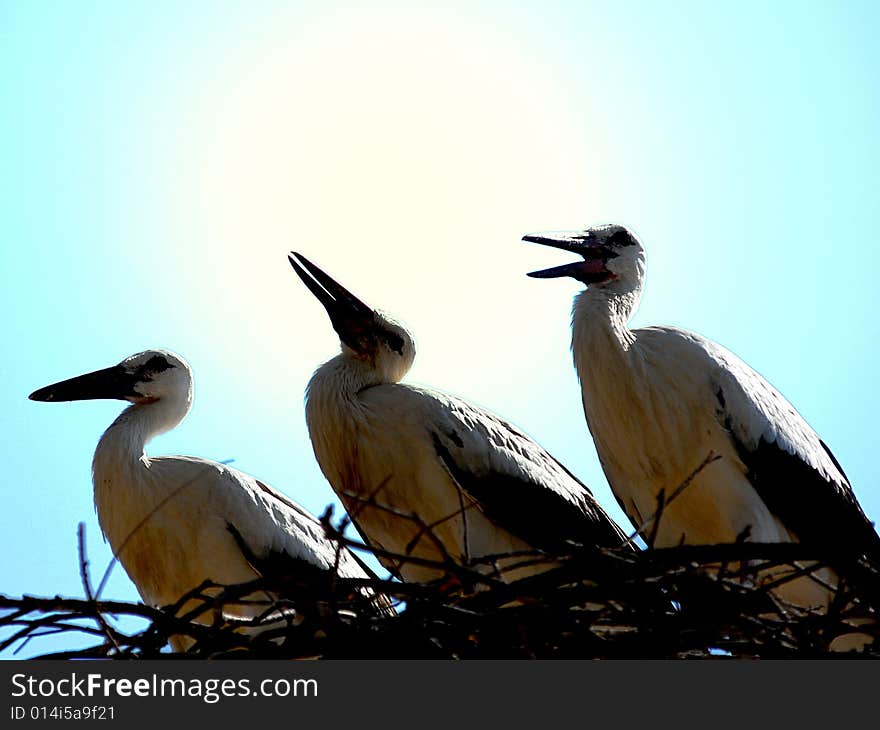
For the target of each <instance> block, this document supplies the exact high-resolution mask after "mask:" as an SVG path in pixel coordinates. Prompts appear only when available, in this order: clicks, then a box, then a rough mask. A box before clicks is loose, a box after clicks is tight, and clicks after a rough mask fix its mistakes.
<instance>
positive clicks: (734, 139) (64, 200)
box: [0, 0, 880, 654]
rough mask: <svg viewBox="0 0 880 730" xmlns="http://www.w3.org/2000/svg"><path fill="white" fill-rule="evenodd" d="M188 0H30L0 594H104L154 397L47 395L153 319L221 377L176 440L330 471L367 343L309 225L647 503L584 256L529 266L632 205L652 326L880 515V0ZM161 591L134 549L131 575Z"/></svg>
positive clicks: (443, 353) (199, 382)
mask: <svg viewBox="0 0 880 730" xmlns="http://www.w3.org/2000/svg"><path fill="white" fill-rule="evenodd" d="M182 5H183V4H181V3H172V2H155V1H154V2H149V3H132V2H129V3H124V4H118V3H110V2H106V3H81V2H78V3H73V2H51V3H50V2H33V3H31V2H24V0H21V1H19V2H12V1H11V0H5V1H2V2H0V103H2V109H0V145H2V165H0V246H2V266H0V276H2V286H0V311H2V312H3V320H2V321H3V332H2V341H3V343H4V348H3V350H4V353H5V354H4V355H3V357H2V359H0V376H2V383H3V385H2V389H0V398H2V403H0V437H2V443H3V444H4V445H5V447H4V456H3V466H4V469H5V472H6V476H5V478H4V479H3V480H2V481H3V486H2V487H0V488H2V489H3V490H4V494H3V508H2V510H0V536H2V546H0V548H2V553H3V555H4V559H3V560H2V561H0V592H3V593H6V594H21V593H31V594H38V595H54V594H56V593H60V594H65V595H73V596H81V595H82V588H81V585H80V578H79V574H78V568H77V554H76V526H77V522H79V521H80V520H84V521H85V522H86V523H87V526H88V527H87V529H88V537H89V555H90V558H91V560H92V565H93V567H92V570H93V573H95V574H96V576H99V575H100V574H101V573H102V572H103V569H104V566H105V565H106V564H107V561H108V560H109V558H110V551H109V549H108V548H107V546H106V544H104V543H103V541H102V539H101V535H100V531H99V528H98V525H97V520H96V517H95V513H94V509H93V506H92V487H91V476H90V463H91V457H92V453H93V451H94V448H95V445H96V443H97V440H98V438H99V437H100V435H101V433H102V432H103V430H104V429H105V428H106V427H107V425H108V424H109V423H110V422H111V421H112V419H113V418H115V416H116V415H117V414H118V412H119V411H120V410H121V406H122V404H121V403H119V402H100V401H98V402H83V403H71V404H61V405H53V404H42V403H32V402H30V401H28V400H27V395H28V393H30V392H31V391H32V390H34V389H35V388H37V387H40V386H43V385H46V384H48V383H50V382H55V381H57V380H60V379H62V378H66V377H69V376H73V375H77V374H79V373H82V372H86V371H89V370H93V369H97V368H100V367H104V366H108V365H111V364H114V363H116V362H118V361H119V360H121V359H122V358H123V357H125V356H127V355H129V354H131V353H134V352H137V351H140V350H144V349H147V348H150V347H164V348H170V349H173V350H175V351H177V352H179V353H180V354H182V355H183V356H184V357H185V358H186V359H187V360H188V361H189V362H190V364H191V365H192V367H193V369H194V371H195V378H196V397H195V404H194V407H193V409H192V412H191V413H190V415H189V417H188V418H187V420H186V421H185V422H184V423H183V424H182V425H181V426H180V427H179V428H178V429H177V430H175V431H174V432H172V433H170V434H168V435H165V436H163V437H161V438H160V439H157V440H156V441H155V442H154V443H153V444H152V445H151V446H150V448H149V450H150V452H151V453H153V454H165V453H167V454H179V453H183V454H194V455H198V456H203V457H208V458H213V459H217V460H225V459H234V460H235V462H234V464H235V466H236V467H238V468H240V469H242V470H243V471H247V472H250V473H252V474H254V475H256V476H258V477H259V478H260V479H263V480H265V481H267V482H269V483H272V484H274V485H275V486H277V487H278V488H280V489H282V490H283V491H285V492H286V493H288V494H289V495H291V496H292V497H294V498H295V499H297V500H298V501H300V502H301V503H302V504H303V505H304V506H306V507H307V508H309V509H311V510H312V511H314V512H318V513H320V512H321V511H322V510H323V508H324V507H325V505H327V504H328V503H330V502H332V501H333V496H332V491H331V489H330V487H329V485H328V484H327V483H326V482H325V480H324V479H323V477H322V475H321V473H320V471H319V469H318V467H317V464H316V462H315V460H314V457H313V455H312V451H311V446H310V443H309V441H308V436H307V433H306V427H305V422H304V417H303V407H302V397H303V391H304V388H305V385H306V383H307V381H308V378H309V376H310V374H311V372H312V371H313V370H314V368H315V367H316V366H317V365H318V364H319V363H320V362H322V361H323V360H325V359H327V358H328V357H330V356H332V355H333V354H335V352H336V351H337V348H338V340H337V339H336V336H335V334H334V333H333V331H332V329H331V328H330V325H329V321H328V320H327V319H326V316H325V314H324V312H323V310H322V309H321V307H320V305H318V303H317V302H316V301H315V300H314V299H313V298H312V296H311V295H310V294H308V292H307V291H306V290H305V288H304V287H303V286H302V285H301V284H300V282H299V281H298V279H297V278H296V277H295V275H294V274H293V272H292V271H291V270H290V267H289V265H288V264H287V261H286V253H287V251H288V250H290V249H296V250H298V251H301V252H303V253H305V254H306V255H307V256H309V257H310V258H312V259H313V260H314V261H316V262H317V263H319V264H320V265H321V266H323V267H324V268H326V269H327V270H328V271H329V272H330V273H331V274H332V275H334V276H335V277H336V278H338V279H339V280H340V281H341V282H342V283H343V284H345V285H347V286H348V287H349V288H350V289H352V290H353V291H354V292H355V293H356V294H358V295H359V296H361V297H362V298H363V299H364V300H365V301H367V302H368V303H370V304H372V305H373V306H376V307H380V308H383V309H385V310H388V311H390V312H392V313H394V314H395V315H396V316H398V317H400V318H401V319H402V320H404V321H405V322H406V323H407V324H408V326H409V327H410V328H411V329H412V331H413V332H414V334H415V336H416V338H417V342H418V348H419V354H418V357H417V361H416V364H415V367H414V368H413V370H412V372H411V374H410V376H409V378H408V381H409V382H413V383H422V384H428V385H431V386H435V387H439V388H441V389H444V390H448V391H450V392H453V393H456V394H459V395H461V396H464V397H466V398H469V399H472V400H474V401H476V402H478V403H480V404H482V405H485V406H487V407H489V408H491V409H493V410H495V411H497V412H499V413H501V414H502V415H504V416H506V417H507V418H509V419H510V420H512V421H513V422H515V423H516V424H518V425H519V426H521V427H522V428H524V429H525V430H526V431H527V432H529V433H530V434H531V435H532V436H534V437H535V438H536V439H537V440H538V441H539V442H540V443H542V444H543V445H544V446H545V447H547V448H548V449H549V450H550V451H551V452H553V453H554V454H555V455H556V456H557V457H558V458H560V459H561V460H562V461H563V462H564V463H566V464H567V465H568V466H569V467H570V468H571V469H572V470H573V471H574V472H575V473H576V474H578V475H579V476H580V477H581V478H583V479H584V480H585V481H586V482H587V483H588V484H589V485H591V487H592V488H593V490H594V492H595V494H596V496H597V497H598V499H599V500H600V501H601V502H602V504H603V505H604V506H605V507H606V508H607V509H608V510H609V511H610V512H611V513H612V514H613V515H614V516H615V517H616V518H618V519H619V520H623V518H622V516H621V514H620V512H619V510H618V509H617V506H616V504H615V502H614V500H613V498H612V497H611V494H610V491H609V489H608V487H607V484H606V481H605V479H604V476H603V474H602V471H601V468H600V466H599V463H598V459H597V457H596V455H595V451H594V448H593V446H592V443H591V441H590V438H589V434H588V432H587V429H586V424H585V422H584V418H583V413H582V410H581V405H580V395H579V389H578V385H577V381H576V378H575V374H574V371H573V368H572V365H571V359H570V353H569V308H570V300H571V296H572V295H573V294H574V293H575V292H576V291H577V289H578V286H577V284H576V283H575V282H570V281H567V282H565V283H561V282H559V281H556V282H541V281H534V280H529V279H527V278H526V277H525V272H527V271H530V270H532V269H535V268H541V267H545V266H550V265H555V264H559V263H563V262H564V261H566V260H568V259H567V257H566V256H565V255H564V254H561V253H559V252H555V253H554V252H552V251H549V250H547V249H541V248H540V247H536V246H529V245H526V244H522V243H520V242H519V239H520V237H521V236H522V235H523V234H524V233H526V232H530V231H536V230H546V229H560V228H577V227H582V226H584V225H591V224H597V223H604V222H619V223H624V224H626V225H629V226H630V227H632V228H633V229H634V230H635V231H636V232H638V233H639V235H640V236H641V237H642V240H643V241H644V242H645V244H646V247H647V249H648V260H649V273H648V283H647V288H646V292H645V296H644V298H643V302H642V307H641V309H640V311H639V313H638V315H637V317H636V319H635V324H636V325H643V324H649V323H651V324H674V325H681V326H685V327H688V328H691V329H694V330H696V331H698V332H700V333H702V334H704V335H707V336H709V337H712V338H713V339H716V340H718V341H720V342H721V343H723V344H724V345H726V346H727V347H729V348H730V349H732V350H733V351H735V352H736V353H737V354H739V355H740V356H741V357H743V358H744V359H745V360H746V361H747V362H749V363H750V364H751V365H752V366H753V367H755V368H756V369H757V370H758V371H759V372H761V373H762V374H764V375H765V376H766V377H767V378H768V379H769V380H770V381H771V382H773V383H774V384H775V385H776V386H777V387H778V388H779V389H780V390H781V391H782V392H783V393H784V394H785V395H786V396H787V397H788V398H789V399H790V400H791V401H792V402H793V403H794V404H795V406H796V407H797V408H798V409H799V410H800V412H801V413H802V414H803V415H804V416H805V417H806V418H807V420H808V421H809V422H810V423H811V424H812V425H813V426H814V427H815V428H816V430H817V431H818V432H819V433H820V434H821V435H822V437H823V438H824V440H825V441H826V442H827V443H828V444H829V445H830V446H831V448H832V449H833V450H834V451H835V453H836V455H837V457H838V458H839V460H840V461H841V463H842V464H843V465H844V467H845V469H846V471H847V472H848V474H849V476H850V479H851V480H852V482H853V485H854V487H855V490H856V493H857V495H858V496H859V498H860V500H861V503H862V505H863V506H864V508H865V511H866V512H867V513H868V515H869V516H870V517H871V518H872V519H874V520H876V519H878V518H880V466H878V461H877V454H876V452H877V446H878V434H877V430H876V426H875V424H876V413H877V411H878V407H880V395H878V393H877V389H876V387H875V377H876V362H877V361H878V358H880V346H878V339H880V328H878V323H877V322H878V320H877V314H876V311H875V308H876V305H877V303H878V294H877V284H876V282H875V280H874V279H875V277H874V261H875V257H876V252H877V242H876V240H875V235H874V226H872V223H874V224H876V221H877V219H878V213H880V210H878V208H880V196H878V190H880V180H878V172H877V171H878V169H880V164H878V163H880V134H878V127H880V125H878V123H880V84H878V82H877V79H878V70H880V46H878V44H877V42H876V37H875V35H876V33H875V31H876V28H877V26H878V20H880V18H878V16H880V10H878V7H880V6H877V5H876V4H874V3H868V2H866V3H857V2H849V3H831V2H828V3H808V2H792V3H782V2H778V3H772V4H770V7H765V6H767V5H768V4H766V3H753V4H748V3H737V4H726V5H721V4H717V3H702V2H694V3H672V2H670V3H659V2H644V3H642V2H628V3H593V4H588V3H584V2H572V3H552V2H546V1H545V2H535V3H525V2H524V3H508V2H504V3H502V2H444V3H442V4H440V3H435V4H432V3H414V2H399V3H395V2H371V3H344V2H341V3H331V2H314V3H295V2H277V3H273V2H261V3H256V4H249V3H247V4H246V3H231V2H229V3H223V2H210V3H208V2H203V3H199V2H190V3H186V4H185V7H181V6H182ZM622 524H624V522H622ZM136 595H137V594H136V592H135V590H134V588H133V586H132V584H131V583H130V582H129V581H128V579H127V578H126V576H125V573H124V571H123V570H121V569H120V568H117V569H116V570H115V573H114V577H113V579H112V580H111V582H110V584H109V586H108V587H107V589H106V591H105V596H107V597H113V598H122V599H134V598H136ZM53 646H56V644H54V643H53V642H50V641H44V642H43V643H42V644H41V645H36V644H32V645H30V646H29V647H28V648H27V650H26V652H25V654H31V653H34V652H37V651H41V650H48V649H49V648H52V647H53Z"/></svg>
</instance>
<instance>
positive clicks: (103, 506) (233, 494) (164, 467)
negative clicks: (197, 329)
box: [30, 350, 368, 648]
mask: <svg viewBox="0 0 880 730" xmlns="http://www.w3.org/2000/svg"><path fill="white" fill-rule="evenodd" d="M30 397H31V399H32V400H39V401H69V400H83V399H92V398H118V399H124V400H129V401H131V402H132V404H133V405H132V406H130V407H129V408H126V409H125V410H124V411H123V412H122V413H121V414H120V416H119V417H118V418H117V419H116V420H115V421H114V422H113V424H112V425H111V426H110V427H109V428H108V429H107V431H106V432H105V433H104V435H103V436H102V437H101V440H100V441H99V443H98V447H97V450H96V451H95V457H94V461H93V478H94V488H95V507H96V509H97V513H98V520H99V522H100V525H101V529H102V531H103V532H104V535H105V536H106V538H107V540H108V541H109V542H110V546H111V547H112V549H113V553H114V555H115V556H116V557H117V558H118V559H119V561H120V562H121V563H122V565H123V566H124V568H125V570H126V572H127V573H128V575H129V577H130V578H131V579H132V581H133V582H134V584H135V586H136V587H137V589H138V592H139V593H140V595H141V597H142V598H143V600H144V601H145V602H146V603H148V604H150V605H153V606H166V605H169V604H172V603H175V602H176V601H177V600H178V599H179V598H181V597H182V596H183V595H184V594H186V593H187V592H188V591H190V590H192V589H193V588H195V587H197V586H198V585H200V584H201V583H202V582H203V581H205V580H210V581H213V582H215V583H219V584H223V585H231V584H236V583H245V582H248V581H252V580H254V579H255V578H257V577H259V576H260V575H263V574H266V573H270V572H271V573H281V574H284V575H285V576H286V577H289V578H292V579H297V578H298V577H302V578H311V579H314V578H315V577H316V576H322V577H323V576H324V575H326V577H327V578H329V579H332V576H333V575H335V574H338V575H340V576H342V577H346V578H366V577H368V573H367V571H365V569H364V568H363V567H362V565H361V564H360V562H359V561H358V560H357V558H355V557H354V556H353V555H352V554H351V553H350V552H349V551H348V550H345V549H341V550H339V548H338V546H337V544H336V543H335V542H333V541H331V540H330V539H328V538H327V537H326V535H325V533H324V529H323V527H322V526H321V524H320V523H319V522H318V521H317V520H316V519H315V518H314V517H313V516H312V515H310V514H309V513H308V512H306V511H305V510H304V509H303V508H302V507H300V506H299V505H297V504H296V503H295V502H293V501H292V500H290V499H288V498H287V497H285V496H284V495H282V494H280V493H279V492H277V491H275V490H274V489H272V488H271V487H269V486H267V485H266V484H264V483H262V482H260V481H258V480H257V479H254V478H253V477H251V476H249V475H247V474H244V473H242V472H240V471H237V470H235V469H232V468H230V467H229V466H226V465H224V464H220V463H217V462H214V461H208V460H205V459H199V458H195V457H188V456H160V457H150V456H147V454H146V453H145V451H144V448H145V446H146V444H147V443H148V442H149V441H150V439H152V438H153V437H154V436H156V435H158V434H161V433H164V432H166V431H169V430H170V429H172V428H174V427H175V426H176V425H177V424H178V423H179V422H180V421H181V420H182V419H183V418H184V416H185V415H186V414H187V412H188V411H189V408H190V404H191V402H192V373H191V371H190V368H189V366H188V365H187V364H186V362H184V360H183V359H182V358H180V357H179V356H177V355H175V354H174V353H171V352H168V351H166V350H150V351H147V352H142V353H139V354H137V355H132V356H131V357H129V358H126V359H125V360H123V361H122V362H121V363H120V364H119V365H116V366H115V367H112V368H107V369H105V370H100V371H97V372H95V373H89V374H87V375H82V376H79V377H76V378H72V379H70V380H66V381H63V382H60V383H56V384H54V385H50V386H47V387H46V388H42V389H40V390H38V391H36V392H34V393H32V394H31V396H30ZM264 598H265V596H264ZM265 610H266V607H265V606H251V607H247V606H240V607H236V610H235V612H234V613H235V615H237V616H240V617H253V616H256V615H258V614H260V613H262V612H264V611H265ZM202 620H204V621H210V620H211V617H210V616H205V617H203V619H202ZM178 648H179V647H178Z"/></svg>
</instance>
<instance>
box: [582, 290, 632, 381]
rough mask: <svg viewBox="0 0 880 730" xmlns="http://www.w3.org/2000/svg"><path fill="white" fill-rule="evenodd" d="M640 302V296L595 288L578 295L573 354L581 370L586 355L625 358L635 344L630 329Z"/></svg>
mask: <svg viewBox="0 0 880 730" xmlns="http://www.w3.org/2000/svg"><path fill="white" fill-rule="evenodd" d="M638 302H639V292H638V291H629V292H614V291H611V290H609V289H607V288H606V289H603V288H598V287H596V288H591V289H587V290H586V291H584V292H581V293H580V294H578V296H577V297H575V300H574V306H573V308H572V351H573V353H574V357H575V364H576V365H577V366H578V369H580V365H581V363H580V362H579V360H580V357H582V356H586V355H588V354H589V355H598V354H600V352H601V354H603V355H606V356H608V355H612V353H614V354H617V355H625V354H626V353H627V352H629V349H630V347H632V344H633V343H634V342H635V336H634V335H633V333H632V332H631V331H630V329H629V328H628V327H627V323H628V322H629V319H630V317H631V316H632V315H633V313H634V312H635V310H636V307H637V306H638Z"/></svg>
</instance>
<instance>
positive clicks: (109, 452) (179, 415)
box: [92, 398, 189, 499]
mask: <svg viewBox="0 0 880 730" xmlns="http://www.w3.org/2000/svg"><path fill="white" fill-rule="evenodd" d="M188 409H189V398H185V399H179V400H178V399H175V398H163V399H160V400H158V401H155V402H153V403H148V404H143V405H133V406H129V407H128V408H126V409H125V410H124V411H123V412H122V413H120V414H119V417H118V418H117V419H116V420H115V421H113V423H112V424H111V425H110V428H108V429H107V430H106V431H105V432H104V435H103V436H101V440H100V441H99V442H98V448H97V449H96V450H95V458H94V460H93V461H92V471H93V474H94V480H95V493H96V499H97V496H98V490H99V489H102V488H111V487H112V486H113V484H112V483H113V482H114V481H119V480H120V479H125V480H128V478H129V477H130V476H131V475H132V474H133V473H134V472H137V471H138V470H141V469H145V468H147V467H149V463H150V462H149V458H148V457H147V455H146V454H145V453H144V447H145V446H146V445H147V443H149V441H150V439H152V438H153V437H154V436H157V435H158V434H160V433H164V432H165V431H170V430H171V429H172V428H174V427H175V426H176V425H177V424H178V423H180V421H181V420H182V419H183V417H184V416H185V415H186V412H187V410H188Z"/></svg>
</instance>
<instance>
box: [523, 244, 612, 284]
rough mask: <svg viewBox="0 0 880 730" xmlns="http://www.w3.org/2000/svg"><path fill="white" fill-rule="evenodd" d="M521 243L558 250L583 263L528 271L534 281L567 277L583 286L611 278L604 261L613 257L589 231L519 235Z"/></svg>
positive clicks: (578, 262)
mask: <svg viewBox="0 0 880 730" xmlns="http://www.w3.org/2000/svg"><path fill="white" fill-rule="evenodd" d="M522 240H523V241H528V242H529V243H540V244H541V245H542V246H551V247H552V248H561V249H562V250H563V251H569V252H571V253H576V254H579V255H580V256H582V257H583V261H575V262H574V263H571V264H563V265H562V266H553V267H551V268H549V269H541V270H539V271H530V272H529V273H528V276H531V277H533V278H535V279H556V278H559V277H561V276H571V277H573V278H575V279H578V280H579V281H582V282H584V283H585V284H598V283H601V282H603V281H607V280H608V279H610V278H612V277H613V276H614V275H613V274H612V273H611V272H610V271H609V270H608V268H607V267H606V263H607V261H608V259H610V258H614V257H615V256H617V254H616V253H614V252H613V251H611V250H610V249H609V248H608V247H607V246H603V245H602V244H600V243H598V242H597V241H596V239H595V238H594V237H593V235H592V234H591V233H590V232H589V231H560V232H557V233H535V234H530V235H528V236H523V239H522Z"/></svg>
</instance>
